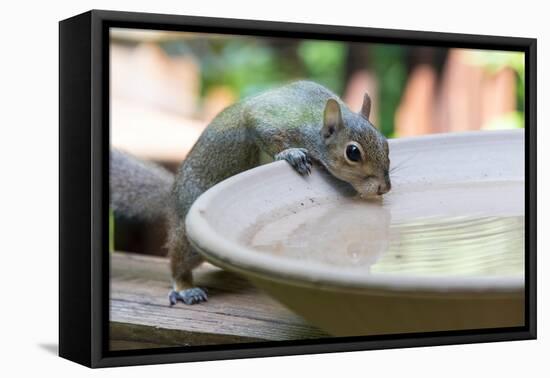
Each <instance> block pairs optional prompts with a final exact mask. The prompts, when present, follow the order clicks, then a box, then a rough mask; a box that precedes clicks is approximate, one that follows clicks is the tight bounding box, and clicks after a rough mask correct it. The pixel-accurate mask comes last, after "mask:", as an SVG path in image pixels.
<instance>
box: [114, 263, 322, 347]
mask: <svg viewBox="0 0 550 378" xmlns="http://www.w3.org/2000/svg"><path fill="white" fill-rule="evenodd" d="M195 280H196V283H197V285H198V286H200V287H205V288H207V289H208V293H209V298H210V299H209V301H208V302H206V303H201V304H197V305H193V306H186V305H183V304H181V303H180V304H178V305H176V306H174V307H170V306H169V305H168V292H169V290H170V285H169V281H170V280H169V269H168V261H167V259H165V258H159V257H150V256H143V255H135V254H129V253H120V252H116V253H112V254H111V300H110V322H111V327H110V330H111V335H110V344H111V349H113V350H121V349H134V348H155V347H167V346H184V345H208V344H233V343H243V342H244V343H246V342H258V341H268V340H298V339H308V338H320V337H326V334H325V333H323V332H322V331H321V330H319V329H317V328H315V327H313V326H310V325H309V324H307V323H306V322H305V321H304V320H303V319H302V318H301V317H299V316H298V315H296V314H294V313H293V312H291V311H290V310H288V309H286V308H285V307H283V306H282V305H280V304H279V303H278V302H276V301H275V300H273V299H271V298H270V297H268V296H267V295H266V294H264V293H263V292H261V291H259V290H258V289H256V288H255V287H253V286H252V285H251V284H250V283H248V281H246V280H245V279H243V278H241V277H240V276H238V275H235V274H233V273H229V272H226V271H223V270H221V269H219V268H217V267H214V266H212V265H210V264H208V263H204V264H203V265H202V266H200V267H199V268H197V270H196V271H195Z"/></svg>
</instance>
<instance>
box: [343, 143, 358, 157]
mask: <svg viewBox="0 0 550 378" xmlns="http://www.w3.org/2000/svg"><path fill="white" fill-rule="evenodd" d="M346 157H347V158H348V159H349V160H351V161H359V160H361V151H360V150H359V148H358V147H357V146H356V145H354V144H348V146H347V147H346Z"/></svg>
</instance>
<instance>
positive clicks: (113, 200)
mask: <svg viewBox="0 0 550 378" xmlns="http://www.w3.org/2000/svg"><path fill="white" fill-rule="evenodd" d="M173 182H174V175H173V174H172V173H170V172H169V171H167V170H166V169H164V168H162V167H160V166H158V165H156V164H153V163H150V162H145V161H143V160H139V159H138V158H136V157H133V156H131V155H129V154H127V153H125V152H122V151H119V150H116V149H111V158H110V189H111V193H110V206H111V209H112V210H113V211H114V213H115V215H117V216H123V217H128V218H137V219H145V220H153V219H159V218H163V217H165V216H166V211H167V206H168V199H169V195H170V191H171V189H172V184H173Z"/></svg>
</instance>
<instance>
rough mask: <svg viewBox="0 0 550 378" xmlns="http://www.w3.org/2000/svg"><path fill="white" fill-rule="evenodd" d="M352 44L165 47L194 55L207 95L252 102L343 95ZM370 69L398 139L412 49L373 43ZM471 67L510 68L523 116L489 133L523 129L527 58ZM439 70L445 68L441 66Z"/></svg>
mask: <svg viewBox="0 0 550 378" xmlns="http://www.w3.org/2000/svg"><path fill="white" fill-rule="evenodd" d="M349 46H350V45H349V44H347V43H344V42H334V41H317V40H281V39H271V38H255V37H245V36H242V37H231V38H226V37H222V36H218V37H215V38H212V37H207V38H190V39H185V40H178V41H169V42H166V43H164V44H163V47H164V48H165V50H166V51H167V52H168V53H169V54H188V53H192V54H193V55H194V56H195V57H196V58H197V59H198V61H199V63H200V66H201V75H202V77H201V83H202V87H201V93H202V95H203V96H205V95H206V94H207V93H208V92H209V90H210V89H212V88H215V87H218V86H224V87H227V88H230V89H231V90H232V91H233V93H234V94H235V95H236V96H237V98H243V97H248V96H251V95H254V94H257V93H260V92H263V91H265V90H266V89H269V88H272V87H275V86H278V85H281V84H283V83H286V82H289V81H293V80H299V79H307V80H313V81H315V82H318V83H319V84H322V85H324V86H326V87H327V88H329V89H331V90H332V91H334V92H335V93H337V94H338V95H342V93H343V91H344V90H345V85H346V82H345V80H346V78H347V77H348V75H349V74H350V73H349V72H346V69H347V68H348V66H347V63H348V57H349ZM361 48H367V49H368V50H367V56H368V61H365V62H364V65H365V68H366V69H369V70H370V71H371V72H373V73H374V74H375V76H376V78H377V82H378V90H379V92H378V99H377V106H378V125H377V126H378V127H379V128H380V130H381V131H382V132H383V133H384V134H385V135H387V136H394V117H395V113H396V110H397V108H398V106H399V104H400V102H401V96H402V94H403V92H404V89H405V86H406V83H407V78H408V66H407V64H408V63H407V56H408V54H410V52H411V49H414V48H411V47H405V46H399V45H389V44H369V45H365V47H361ZM471 51H472V54H470V55H469V59H470V63H471V64H474V65H480V66H483V67H484V69H486V70H488V71H490V72H496V71H498V70H500V69H502V68H503V67H510V68H512V69H513V70H514V71H515V72H516V76H517V94H516V96H517V103H518V109H517V114H515V115H507V116H506V117H505V118H506V119H502V120H500V121H499V122H500V123H498V122H497V123H495V122H494V123H493V124H492V125H488V126H487V127H489V128H495V127H496V128H509V127H523V111H524V105H523V104H524V92H525V70H524V55H523V53H516V52H504V51H488V50H471ZM436 68H437V69H439V68H441V67H436Z"/></svg>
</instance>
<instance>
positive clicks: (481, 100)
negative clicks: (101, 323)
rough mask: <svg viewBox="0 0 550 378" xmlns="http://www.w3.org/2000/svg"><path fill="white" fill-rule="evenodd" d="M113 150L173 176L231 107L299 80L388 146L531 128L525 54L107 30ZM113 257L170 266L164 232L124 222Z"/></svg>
mask: <svg viewBox="0 0 550 378" xmlns="http://www.w3.org/2000/svg"><path fill="white" fill-rule="evenodd" d="M110 48H111V51H110V57H111V58H110V59H111V62H110V68H111V88H110V89H111V129H110V131H111V144H112V145H113V147H115V148H119V149H122V150H125V151H127V152H130V153H132V154H134V155H136V156H138V157H141V158H144V159H147V160H152V161H154V162H156V163H159V164H162V165H164V166H165V167H167V168H168V169H171V170H175V169H176V168H177V166H178V165H179V163H180V162H181V161H182V160H183V159H184V158H185V156H186V155H187V153H188V151H189V150H190V149H191V147H192V146H193V144H194V143H195V141H196V139H197V138H198V136H199V135H200V133H201V132H202V130H203V129H204V128H205V127H206V126H207V125H208V123H209V122H210V121H211V120H212V119H213V118H214V117H215V116H216V114H218V112H220V111H221V110H222V109H224V108H225V107H227V106H229V105H231V104H232V103H234V102H236V101H239V100H240V99H242V98H244V97H248V96H252V95H255V94H257V93H260V92H262V91H265V90H267V89H269V88H272V87H276V86H280V85H282V84H284V83H286V82H289V81H293V80H300V79H307V80H313V81H315V82H317V83H319V84H322V85H324V86H326V87H327V88H329V89H331V90H332V91H333V92H335V93H336V94H337V95H339V96H340V97H341V98H342V99H343V100H344V101H345V102H346V103H347V104H348V106H349V107H350V108H351V109H352V110H355V111H358V110H359V109H360V107H361V103H362V100H363V94H364V93H365V92H368V93H369V94H370V96H371V98H372V100H373V109H372V112H371V121H372V122H373V123H374V124H375V125H376V126H377V127H378V128H379V129H380V130H381V131H382V132H383V133H384V134H385V135H386V136H387V137H391V138H399V137H406V136H415V135H423V134H431V133H445V132H461V131H471V130H493V129H510V128H522V127H524V113H523V110H524V85H525V84H524V83H525V81H524V80H525V73H524V56H523V53H519V52H505V51H490V50H467V49H448V48H435V47H424V46H400V45H388V44H370V43H347V42H335V41H319V40H300V39H283V38H265V37H253V36H235V35H215V34H200V33H186V32H165V31H152V30H133V29H111V47H110ZM115 230H116V232H114V239H113V240H112V243H114V246H113V247H114V248H115V249H117V250H123V251H132V252H140V253H150V254H160V255H163V254H164V251H163V250H162V240H163V237H164V230H163V228H162V227H161V226H158V225H154V226H151V225H142V224H137V223H134V222H131V221H127V220H118V219H117V221H116V227H115Z"/></svg>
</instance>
